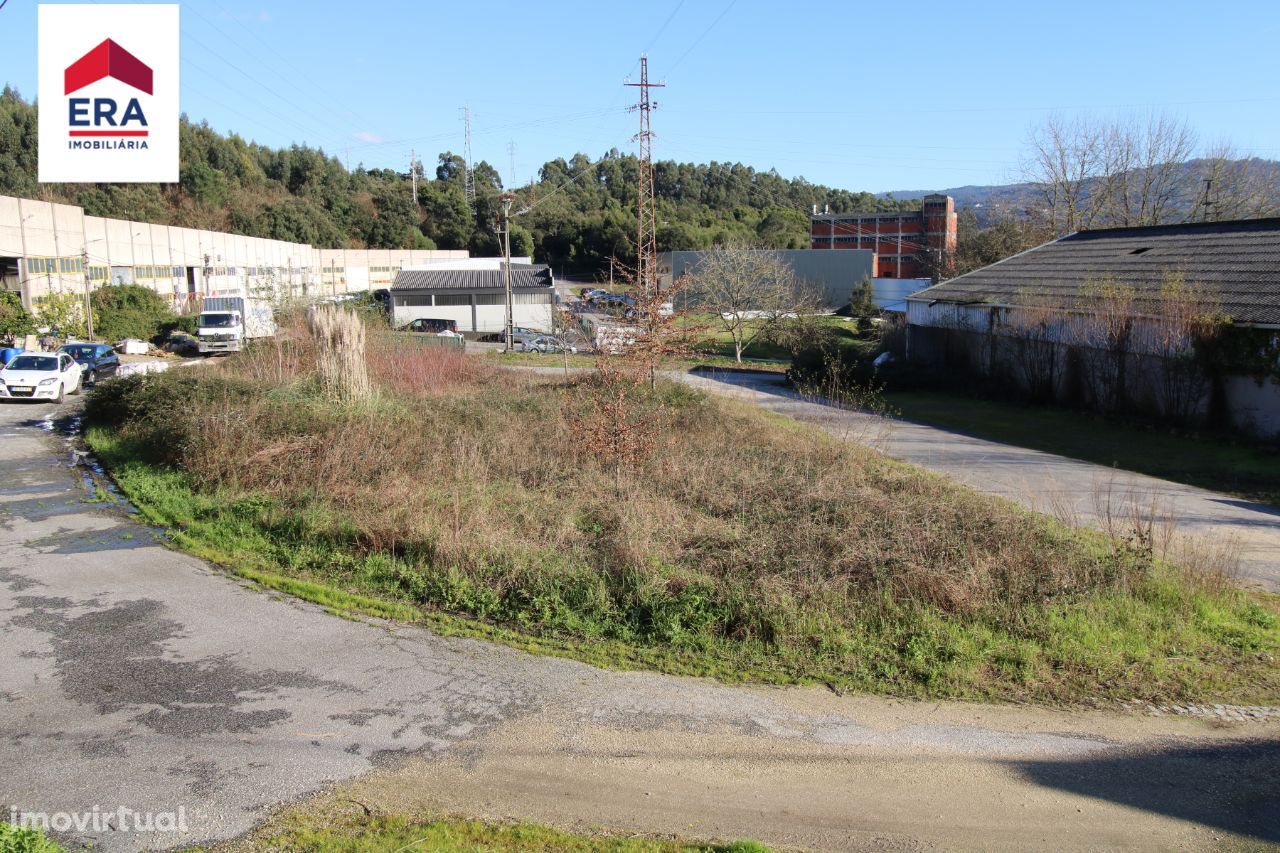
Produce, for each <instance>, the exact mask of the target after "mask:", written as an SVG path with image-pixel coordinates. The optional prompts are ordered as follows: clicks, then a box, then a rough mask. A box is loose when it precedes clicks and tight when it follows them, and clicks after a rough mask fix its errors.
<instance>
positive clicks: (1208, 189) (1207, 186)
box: [1203, 178, 1213, 222]
mask: <svg viewBox="0 0 1280 853" xmlns="http://www.w3.org/2000/svg"><path fill="white" fill-rule="evenodd" d="M1212 215H1213V178H1205V179H1204V219H1203V221H1205V222H1208V221H1209V217H1210V216H1212Z"/></svg>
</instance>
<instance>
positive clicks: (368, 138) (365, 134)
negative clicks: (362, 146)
mask: <svg viewBox="0 0 1280 853" xmlns="http://www.w3.org/2000/svg"><path fill="white" fill-rule="evenodd" d="M353 135H354V136H355V138H356V139H359V140H360V141H361V142H386V141H387V140H386V138H385V137H382V136H379V135H378V134H376V133H371V132H369V131H367V130H362V131H360V132H359V133H356V134H353Z"/></svg>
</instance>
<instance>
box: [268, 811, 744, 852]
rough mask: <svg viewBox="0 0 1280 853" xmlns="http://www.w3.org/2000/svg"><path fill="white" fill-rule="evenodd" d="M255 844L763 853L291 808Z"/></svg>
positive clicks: (526, 826)
mask: <svg viewBox="0 0 1280 853" xmlns="http://www.w3.org/2000/svg"><path fill="white" fill-rule="evenodd" d="M255 841H256V844H255V846H258V847H262V848H265V849H268V850H283V851H315V853H321V851H323V853H342V851H352V853H355V851H361V853H363V851H375V853H376V851H384V853H400V851H404V850H410V849H412V850H432V851H437V850H438V851H492V853H500V851H512V853H524V851H548V853H550V851H557V853H695V851H705V853H768V850H769V848H767V847H765V846H763V845H761V844H758V843H756V842H753V841H738V842H734V843H730V844H701V843H697V842H688V841H679V840H670V839H661V838H646V837H634V836H621V835H611V834H607V833H600V834H580V833H570V832H564V831H562V830H559V829H553V828H551V827H547V826H542V825H539V824H533V823H516V822H497V821H479V820H465V819H459V818H445V819H437V820H418V821H415V820H412V819H409V818H404V817H387V816H361V817H333V816H324V817H319V816H316V815H312V814H304V813H294V814H289V815H286V816H285V817H283V818H279V819H277V820H274V821H272V822H271V824H270V825H269V826H268V827H267V828H266V829H264V830H261V831H259V832H258V833H257V835H256V839H255Z"/></svg>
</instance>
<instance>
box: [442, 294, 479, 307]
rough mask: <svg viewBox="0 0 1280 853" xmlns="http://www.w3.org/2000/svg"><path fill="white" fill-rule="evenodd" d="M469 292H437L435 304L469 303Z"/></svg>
mask: <svg viewBox="0 0 1280 853" xmlns="http://www.w3.org/2000/svg"><path fill="white" fill-rule="evenodd" d="M470 304H471V294H470V293H437V294H436V305H470Z"/></svg>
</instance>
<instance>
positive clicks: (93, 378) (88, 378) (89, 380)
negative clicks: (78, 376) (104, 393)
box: [84, 370, 98, 385]
mask: <svg viewBox="0 0 1280 853" xmlns="http://www.w3.org/2000/svg"><path fill="white" fill-rule="evenodd" d="M84 384H85V385H97V384H98V371H96V370H90V371H89V372H88V373H86V374H85V376H84Z"/></svg>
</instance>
